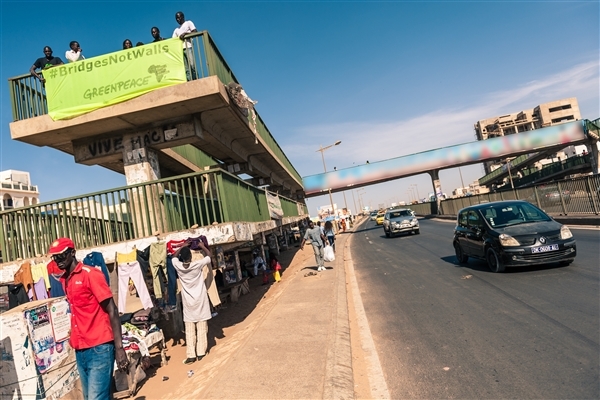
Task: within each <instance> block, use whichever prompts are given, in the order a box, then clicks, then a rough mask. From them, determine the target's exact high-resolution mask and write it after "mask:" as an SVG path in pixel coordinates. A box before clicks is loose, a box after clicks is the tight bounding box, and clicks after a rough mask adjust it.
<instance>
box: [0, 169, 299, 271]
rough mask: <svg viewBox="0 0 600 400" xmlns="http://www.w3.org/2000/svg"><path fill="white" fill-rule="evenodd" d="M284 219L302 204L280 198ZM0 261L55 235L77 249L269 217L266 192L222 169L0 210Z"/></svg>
mask: <svg viewBox="0 0 600 400" xmlns="http://www.w3.org/2000/svg"><path fill="white" fill-rule="evenodd" d="M280 199H281V203H282V208H283V211H284V216H285V217H294V216H301V215H304V214H306V205H305V204H303V203H297V202H295V201H294V200H291V199H287V198H285V197H280ZM0 220H2V228H1V229H0V250H1V252H2V261H3V262H6V261H13V260H16V259H17V258H27V257H34V256H36V255H38V254H45V253H46V251H47V249H48V245H49V244H50V243H51V242H52V241H53V240H54V239H56V238H57V237H63V236H67V237H71V238H72V239H73V240H74V241H75V243H76V245H77V246H78V247H80V248H85V247H93V246H99V245H103V244H110V243H116V242H120V241H124V240H130V239H137V238H142V237H148V236H152V235H154V234H155V233H156V232H161V233H165V232H174V231H178V230H182V229H187V228H189V227H190V226H192V225H194V224H198V225H199V226H207V225H211V224H212V223H214V222H217V223H221V222H232V221H242V222H260V221H269V220H270V216H269V210H268V207H267V199H266V194H265V191H264V190H263V189H259V188H257V187H255V186H252V185H250V184H248V183H246V182H244V181H243V180H241V179H239V178H238V177H237V176H235V175H232V174H230V173H229V172H227V171H224V170H222V169H211V170H207V171H202V172H199V173H193V174H187V175H181V176H178V177H174V178H167V179H160V180H157V181H152V182H146V183H143V184H138V185H131V186H125V187H120V188H116V189H111V190H106V191H102V192H96V193H90V194H86V195H82V196H77V197H71V198H67V199H61V200H57V201H52V202H46V203H40V204H37V205H34V206H29V207H23V208H17V209H13V210H8V211H2V212H0Z"/></svg>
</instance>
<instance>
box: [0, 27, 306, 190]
mask: <svg viewBox="0 0 600 400" xmlns="http://www.w3.org/2000/svg"><path fill="white" fill-rule="evenodd" d="M189 36H190V38H191V40H192V42H193V56H194V58H195V60H196V61H195V62H196V71H194V74H193V76H194V78H195V79H193V80H190V81H188V82H184V83H180V84H175V85H173V86H167V87H163V88H159V89H155V90H153V91H151V92H149V93H146V94H143V95H141V96H139V97H135V98H133V99H131V100H128V101H125V102H121V103H117V104H113V105H110V106H106V107H103V108H99V109H96V110H94V111H91V112H89V113H87V114H83V115H79V116H76V117H74V118H72V119H63V120H60V119H58V120H53V119H52V118H51V117H50V115H48V108H49V107H48V103H47V99H46V90H45V88H44V87H43V86H42V85H41V84H39V83H38V82H37V81H36V80H35V79H33V78H32V77H31V76H30V75H23V76H21V77H15V78H11V79H9V85H10V89H11V97H12V98H11V101H12V103H13V116H14V119H15V121H14V122H12V123H11V124H10V131H11V137H12V139H14V140H18V141H21V142H24V143H28V144H32V145H36V146H48V147H51V148H54V149H57V150H60V151H63V152H65V153H67V154H71V155H73V156H74V157H75V161H76V162H78V163H82V164H86V165H94V164H98V165H101V166H103V167H105V168H108V169H111V170H113V171H116V172H119V173H124V174H126V171H125V167H126V165H127V164H128V162H129V161H131V159H132V158H135V156H136V154H135V151H136V150H139V149H140V148H147V149H149V150H152V151H154V152H155V153H156V160H157V164H158V169H159V171H156V172H157V173H156V176H154V177H152V176H150V178H160V177H163V178H165V177H170V176H176V175H181V174H185V173H189V172H198V171H199V170H201V169H203V168H204V167H207V166H212V165H198V163H197V162H194V160H191V159H190V157H187V156H185V155H182V154H181V152H175V151H173V150H172V148H173V147H176V146H181V145H191V146H194V147H195V148H196V149H199V150H201V151H202V152H203V153H205V154H206V155H208V156H210V157H212V159H213V160H214V162H213V163H212V164H213V165H214V164H219V166H220V167H222V168H226V169H229V170H230V171H231V172H232V173H236V174H242V173H246V174H248V175H250V176H251V177H253V178H255V181H253V183H255V184H260V185H263V184H264V185H270V190H272V191H277V192H280V193H283V194H286V195H287V196H290V197H295V198H298V196H301V195H302V190H303V186H302V178H301V177H300V175H299V174H298V172H297V171H296V170H295V169H294V167H293V166H292V164H291V163H290V162H289V160H288V159H287V157H286V156H285V154H284V153H283V151H282V149H281V148H280V147H279V145H278V144H277V142H276V141H275V139H274V138H273V136H272V135H271V133H270V132H269V131H268V129H267V128H266V126H265V124H264V123H263V121H262V119H260V116H259V115H258V114H256V118H255V119H252V118H249V117H247V116H245V115H244V114H243V113H242V112H241V110H240V108H239V107H238V106H237V105H236V104H235V103H234V102H233V101H232V100H231V98H230V96H229V94H228V92H227V90H226V88H225V85H227V84H229V83H231V82H237V80H236V78H235V76H234V75H233V73H232V72H231V70H230V69H229V68H228V66H227V64H226V62H225V60H224V59H223V58H222V56H221V55H220V53H219V51H218V49H217V48H216V46H215V44H214V42H213V41H212V39H211V38H210V36H209V35H208V32H198V33H196V34H193V35H189ZM179 46H181V45H180V44H179ZM124 51H125V50H124ZM120 53H121V52H117V53H111V54H120ZM89 60H90V59H88V60H87V61H88V62H89ZM209 61H210V62H209ZM203 66H204V67H203ZM187 67H188V65H187V64H186V68H187ZM146 68H147V67H146ZM94 72H95V71H94ZM142 72H143V71H142ZM128 159H129V160H128ZM128 182H129V180H128Z"/></svg>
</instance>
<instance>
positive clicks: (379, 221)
mask: <svg viewBox="0 0 600 400" xmlns="http://www.w3.org/2000/svg"><path fill="white" fill-rule="evenodd" d="M383 217H385V213H378V214H377V217H376V218H375V222H377V225H383Z"/></svg>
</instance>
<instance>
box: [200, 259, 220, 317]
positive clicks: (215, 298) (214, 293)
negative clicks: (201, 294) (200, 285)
mask: <svg viewBox="0 0 600 400" xmlns="http://www.w3.org/2000/svg"><path fill="white" fill-rule="evenodd" d="M217 271H218V270H216V269H212V268H210V267H207V268H202V272H203V274H204V284H205V285H206V291H207V292H208V298H209V299H210V304H212V306H213V307H216V306H218V305H220V304H221V298H220V297H219V289H218V288H217V281H216V280H215V274H216V273H217Z"/></svg>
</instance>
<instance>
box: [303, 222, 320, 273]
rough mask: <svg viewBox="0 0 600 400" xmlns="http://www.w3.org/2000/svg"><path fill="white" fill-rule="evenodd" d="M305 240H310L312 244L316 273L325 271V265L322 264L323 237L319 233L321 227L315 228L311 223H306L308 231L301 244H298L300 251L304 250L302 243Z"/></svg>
mask: <svg viewBox="0 0 600 400" xmlns="http://www.w3.org/2000/svg"><path fill="white" fill-rule="evenodd" d="M307 240H310V244H312V247H313V251H314V253H315V261H316V262H317V271H325V264H324V263H323V256H324V254H323V249H324V247H325V245H324V243H325V235H323V233H321V227H320V226H315V223H314V222H313V221H310V222H309V223H308V229H307V230H306V233H305V234H304V238H302V243H300V250H304V243H306V241H307Z"/></svg>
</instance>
